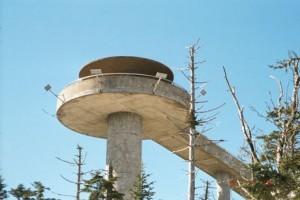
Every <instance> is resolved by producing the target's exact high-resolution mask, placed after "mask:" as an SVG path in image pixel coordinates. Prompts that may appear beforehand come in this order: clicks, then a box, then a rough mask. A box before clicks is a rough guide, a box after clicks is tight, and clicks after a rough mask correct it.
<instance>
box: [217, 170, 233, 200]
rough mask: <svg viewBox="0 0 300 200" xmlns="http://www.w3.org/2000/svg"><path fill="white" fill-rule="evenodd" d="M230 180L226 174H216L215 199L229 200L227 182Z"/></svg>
mask: <svg viewBox="0 0 300 200" xmlns="http://www.w3.org/2000/svg"><path fill="white" fill-rule="evenodd" d="M229 179H230V175H229V174H228V173H226V172H222V171H220V172H218V173H217V199H218V200H230V198H231V194H230V186H229V184H228V183H227V181H228V180H229Z"/></svg>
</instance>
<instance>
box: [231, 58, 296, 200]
mask: <svg viewBox="0 0 300 200" xmlns="http://www.w3.org/2000/svg"><path fill="white" fill-rule="evenodd" d="M299 62H300V57H298V56H297V54H296V53H295V52H290V54H289V58H288V59H286V60H282V61H279V62H278V63H277V64H276V65H274V66H270V67H271V68H272V69H274V70H284V71H285V72H286V74H287V75H290V76H291V77H292V78H291V79H290V80H291V83H287V84H286V85H287V88H286V90H285V89H284V86H283V84H282V82H281V81H280V80H279V79H277V78H275V77H273V76H271V78H273V79H274V80H275V81H276V82H277V84H278V88H279V95H278V97H277V99H276V101H274V100H273V99H271V104H270V105H268V109H267V114H266V115H263V114H261V113H259V112H258V111H257V110H255V109H254V110H255V111H256V112H257V114H258V115H259V116H260V117H263V118H264V119H265V120H266V121H268V122H270V123H271V124H272V125H273V127H274V129H273V130H272V131H271V132H270V133H263V134H262V135H260V136H257V137H256V141H257V142H256V143H255V142H254V140H253V139H252V136H253V134H252V130H251V129H249V126H248V124H247V122H246V120H245V117H244V115H243V108H242V107H240V106H239V102H238V100H237V98H236V94H235V91H234V90H233V89H232V87H231V86H230V84H229V82H228V79H227V76H226V72H225V78H226V80H227V84H228V86H229V91H230V92H231V94H232V96H233V99H234V101H235V103H236V105H237V108H238V111H239V116H240V121H241V124H242V130H243V133H244V136H245V138H246V140H247V143H248V147H250V148H247V149H248V153H249V155H251V158H252V163H251V164H250V168H251V169H252V172H253V180H251V181H248V182H247V184H245V185H243V186H244V188H245V189H246V190H247V191H248V192H249V193H250V194H251V195H252V197H253V198H254V199H262V200H264V199H278V200H279V199H280V200H285V199H295V200H296V199H299V197H300V187H299V185H300V106H299V88H300V76H299ZM258 145H260V148H257V146H258Z"/></svg>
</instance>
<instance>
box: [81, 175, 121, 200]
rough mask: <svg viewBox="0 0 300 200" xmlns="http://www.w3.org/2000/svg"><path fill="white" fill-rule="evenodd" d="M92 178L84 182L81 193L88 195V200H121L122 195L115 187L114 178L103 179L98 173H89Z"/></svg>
mask: <svg viewBox="0 0 300 200" xmlns="http://www.w3.org/2000/svg"><path fill="white" fill-rule="evenodd" d="M91 175H92V177H91V179H89V180H85V181H84V188H83V190H82V191H83V192H87V193H89V194H90V195H89V200H104V199H105V200H112V199H114V200H123V196H124V194H122V193H119V192H118V191H117V190H116V189H115V187H114V182H115V181H116V180H117V179H116V178H115V177H112V176H109V178H108V179H105V178H104V176H103V175H102V174H101V172H100V171H96V172H93V173H91Z"/></svg>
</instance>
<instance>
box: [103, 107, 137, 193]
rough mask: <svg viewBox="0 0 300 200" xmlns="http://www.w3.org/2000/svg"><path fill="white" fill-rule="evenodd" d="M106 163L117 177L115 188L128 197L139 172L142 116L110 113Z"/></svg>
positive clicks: (127, 113)
mask: <svg viewBox="0 0 300 200" xmlns="http://www.w3.org/2000/svg"><path fill="white" fill-rule="evenodd" d="M107 124H108V128H107V129H108V131H107V151H106V164H107V165H108V166H111V167H112V169H113V174H114V177H117V182H116V185H115V186H116V189H117V191H119V192H121V193H123V194H125V199H129V197H130V196H129V189H130V188H132V185H133V184H134V183H135V182H136V181H137V175H139V174H140V173H141V163H142V140H141V131H142V118H141V116H139V115H136V114H134V113H129V112H117V113H112V114H110V115H109V116H108V118H107Z"/></svg>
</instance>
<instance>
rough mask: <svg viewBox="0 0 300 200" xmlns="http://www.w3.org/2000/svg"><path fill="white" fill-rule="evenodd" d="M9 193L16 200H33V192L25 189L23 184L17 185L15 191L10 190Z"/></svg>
mask: <svg viewBox="0 0 300 200" xmlns="http://www.w3.org/2000/svg"><path fill="white" fill-rule="evenodd" d="M9 193H10V194H11V195H12V196H13V197H15V198H16V199H18V200H34V198H33V197H34V196H35V194H34V191H32V190H31V189H30V188H27V189H26V188H25V187H24V185H23V184H19V185H18V186H17V187H16V188H15V189H11V190H10V191H9Z"/></svg>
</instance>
